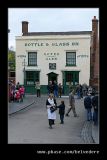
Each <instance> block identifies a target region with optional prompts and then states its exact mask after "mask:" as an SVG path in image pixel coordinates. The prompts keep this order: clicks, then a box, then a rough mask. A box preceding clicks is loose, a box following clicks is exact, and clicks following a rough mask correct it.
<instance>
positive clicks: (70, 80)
mask: <svg viewBox="0 0 107 160" xmlns="http://www.w3.org/2000/svg"><path fill="white" fill-rule="evenodd" d="M72 81H73V73H71V72H66V82H72Z"/></svg>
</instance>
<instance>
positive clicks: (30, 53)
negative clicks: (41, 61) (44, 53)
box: [28, 52, 37, 66]
mask: <svg viewBox="0 0 107 160" xmlns="http://www.w3.org/2000/svg"><path fill="white" fill-rule="evenodd" d="M30 54H35V55H36V61H34V58H32V59H30V58H29V56H30ZM30 60H33V62H35V64H30V63H31V62H30ZM28 66H37V52H28Z"/></svg>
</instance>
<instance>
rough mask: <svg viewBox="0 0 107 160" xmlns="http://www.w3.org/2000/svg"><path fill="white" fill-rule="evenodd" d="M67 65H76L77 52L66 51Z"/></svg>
mask: <svg viewBox="0 0 107 160" xmlns="http://www.w3.org/2000/svg"><path fill="white" fill-rule="evenodd" d="M66 65H67V66H76V52H66Z"/></svg>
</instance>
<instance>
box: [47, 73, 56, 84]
mask: <svg viewBox="0 0 107 160" xmlns="http://www.w3.org/2000/svg"><path fill="white" fill-rule="evenodd" d="M49 81H52V82H54V81H56V82H57V74H56V73H53V72H51V73H49V74H48V83H49Z"/></svg>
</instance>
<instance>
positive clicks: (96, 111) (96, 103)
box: [91, 95, 98, 125]
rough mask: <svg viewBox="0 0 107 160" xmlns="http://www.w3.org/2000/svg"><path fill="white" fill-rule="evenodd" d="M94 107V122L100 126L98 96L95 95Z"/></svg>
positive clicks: (92, 100)
mask: <svg viewBox="0 0 107 160" xmlns="http://www.w3.org/2000/svg"><path fill="white" fill-rule="evenodd" d="M91 102H92V106H93V108H94V112H93V121H94V125H97V124H98V95H95V96H94V97H93V98H92V99H91Z"/></svg>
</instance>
